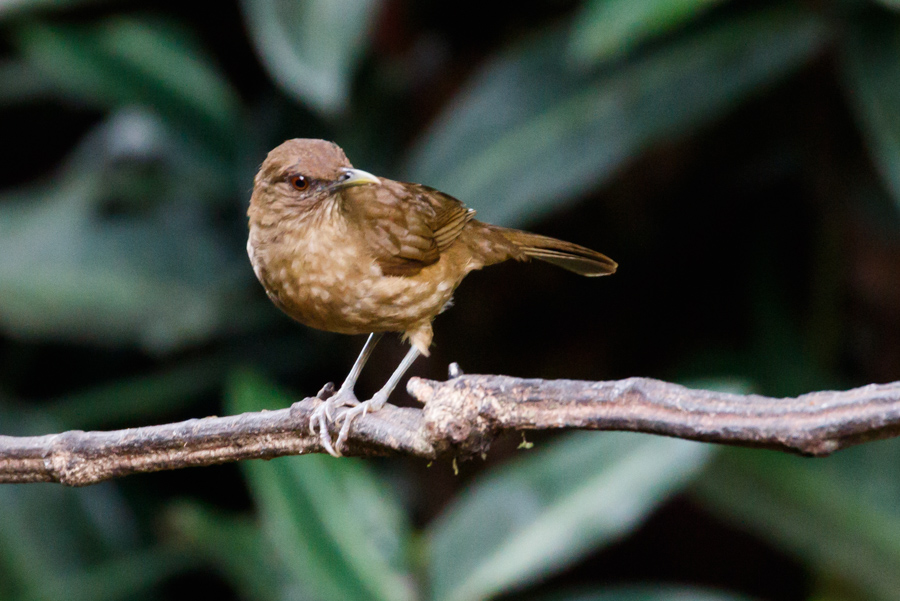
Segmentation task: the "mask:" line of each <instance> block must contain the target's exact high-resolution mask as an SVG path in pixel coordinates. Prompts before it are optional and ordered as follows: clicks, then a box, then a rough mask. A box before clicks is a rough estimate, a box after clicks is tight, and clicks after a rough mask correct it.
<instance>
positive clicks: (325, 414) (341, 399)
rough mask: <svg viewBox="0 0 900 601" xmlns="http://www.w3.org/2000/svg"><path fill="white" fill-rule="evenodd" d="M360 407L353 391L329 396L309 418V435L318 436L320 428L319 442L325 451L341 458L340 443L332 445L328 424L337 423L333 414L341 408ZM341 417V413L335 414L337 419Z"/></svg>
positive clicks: (324, 389)
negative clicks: (317, 431)
mask: <svg viewBox="0 0 900 601" xmlns="http://www.w3.org/2000/svg"><path fill="white" fill-rule="evenodd" d="M327 388H328V385H327V384H326V385H325V387H324V388H323V389H322V390H321V391H319V395H322V393H323V392H326V389H327ZM332 390H333V387H332ZM319 395H317V396H319ZM319 398H321V396H319ZM359 405H360V402H359V401H358V400H357V398H356V395H354V394H353V391H352V390H339V391H338V392H337V393H336V394H333V395H331V396H329V397H328V398H326V399H325V400H324V401H323V402H322V404H320V405H319V406H318V407H316V408H315V409H313V412H312V414H311V415H310V416H309V433H310V434H316V426H318V430H319V441H320V442H321V443H322V446H323V447H324V448H325V450H326V451H328V453H329V454H330V455H332V456H333V457H340V456H341V451H340V448H341V445H340V443H338V444H337V445H332V444H331V434H330V433H329V432H328V424H330V423H334V421H335V420H334V418H333V416H332V414H333V413H334V412H335V411H336V410H337V409H338V408H340V407H352V408H356V407H358V406H359ZM340 416H341V414H340V413H337V414H335V417H337V418H338V419H340Z"/></svg>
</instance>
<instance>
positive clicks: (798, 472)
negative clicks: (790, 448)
mask: <svg viewBox="0 0 900 601" xmlns="http://www.w3.org/2000/svg"><path fill="white" fill-rule="evenodd" d="M696 492H697V494H698V496H699V498H700V499H701V500H702V501H703V503H704V504H706V505H707V506H708V507H709V508H710V509H712V510H713V511H715V512H717V513H719V514H721V515H722V516H723V517H724V518H726V519H728V520H730V521H732V522H733V523H734V524H736V525H739V526H740V527H743V528H747V529H749V530H752V531H754V532H755V533H756V534H757V535H759V536H762V537H765V538H770V539H772V540H773V541H774V542H776V543H778V544H780V545H781V546H783V547H784V548H786V549H788V550H790V551H792V552H794V553H796V554H797V555H798V556H800V557H801V558H803V559H804V560H806V561H807V562H808V563H809V564H810V565H811V566H812V567H813V568H814V569H815V570H816V571H818V572H820V573H821V574H823V575H827V576H828V577H830V578H840V579H842V580H843V581H844V582H846V583H848V584H850V585H852V586H853V587H854V588H855V589H856V590H858V591H862V592H863V593H864V594H863V597H864V598H867V599H884V600H885V601H887V600H889V599H896V597H897V591H898V590H900V440H896V439H895V440H889V441H882V442H876V443H868V444H866V445H862V446H858V447H854V448H851V449H848V450H845V451H841V452H840V453H838V454H837V455H835V456H833V457H829V458H827V459H803V458H799V457H793V456H789V455H784V454H780V453H775V452H766V451H750V450H742V449H728V450H726V451H725V452H723V453H722V454H720V455H719V458H718V460H717V461H715V462H714V463H713V464H712V466H711V468H710V470H709V471H708V473H706V474H705V475H704V477H703V478H702V479H700V480H698V483H697V486H696Z"/></svg>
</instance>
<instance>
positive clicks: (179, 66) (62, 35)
mask: <svg viewBox="0 0 900 601" xmlns="http://www.w3.org/2000/svg"><path fill="white" fill-rule="evenodd" d="M13 33H14V35H13V39H14V40H15V42H16V44H17V46H18V47H19V50H20V52H21V54H22V55H23V57H24V58H25V60H26V61H27V62H28V63H29V64H31V65H32V66H34V67H35V68H36V69H38V70H39V71H40V72H41V73H43V74H44V76H45V77H46V78H48V79H50V80H51V81H53V82H54V84H55V85H56V87H57V88H58V90H59V92H60V93H61V94H62V95H64V96H66V97H69V98H72V99H76V100H79V101H82V102H87V103H90V104H93V105H97V106H100V107H103V108H116V107H121V106H127V105H132V104H141V105H145V106H147V107H150V108H152V109H153V110H154V111H156V112H157V113H158V114H159V115H160V116H161V117H162V118H163V119H164V120H166V121H167V122H168V123H170V124H172V125H174V126H176V127H177V128H178V129H180V130H181V131H182V132H183V133H184V134H188V135H197V136H199V139H200V140H201V141H202V142H203V148H204V149H206V150H208V151H209V152H210V153H211V154H213V155H226V156H227V155H228V154H229V151H230V150H231V149H232V148H233V146H234V143H235V123H236V122H237V121H238V120H239V117H240V111H239V109H240V107H239V101H238V98H237V95H236V93H235V92H234V91H233V90H232V88H231V86H230V85H229V84H228V82H227V81H226V80H225V79H224V77H223V76H222V75H221V73H220V72H219V71H218V69H216V68H215V67H214V66H213V65H212V63H211V61H210V60H209V59H208V58H207V57H206V56H205V53H204V52H203V50H202V49H201V48H200V45H199V44H198V43H197V41H196V40H195V39H194V38H193V37H192V35H191V34H190V33H189V31H187V30H185V29H183V28H181V27H179V26H177V25H176V24H174V23H172V22H168V21H162V20H156V19H143V20H139V19H135V18H131V17H115V18H111V19H108V20H106V21H103V22H101V23H99V24H91V25H80V26H79V25H47V24H42V23H28V24H24V25H20V26H18V27H17V28H15V29H14V30H13Z"/></svg>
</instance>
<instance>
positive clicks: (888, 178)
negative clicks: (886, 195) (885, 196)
mask: <svg viewBox="0 0 900 601" xmlns="http://www.w3.org/2000/svg"><path fill="white" fill-rule="evenodd" d="M844 42H845V43H844V44H843V45H842V49H843V51H844V52H843V59H844V61H843V62H844V71H843V72H844V90H845V93H846V94H847V96H848V97H849V98H850V102H851V105H852V106H853V108H854V109H855V111H856V116H857V119H858V120H859V121H860V123H861V124H862V128H863V132H864V134H865V139H866V141H867V143H868V145H869V148H870V150H871V152H872V155H873V157H874V159H875V164H876V166H877V167H878V170H879V172H880V173H881V177H882V178H883V179H884V181H885V183H886V184H887V187H888V189H889V190H890V191H891V193H892V195H893V197H894V200H895V201H896V202H897V203H898V205H900V62H898V61H897V57H898V56H900V20H898V19H896V18H886V17H885V16H883V15H880V14H878V15H877V16H876V15H869V16H868V17H859V18H856V19H853V20H851V21H849V22H848V26H847V28H846V36H845V40H844Z"/></svg>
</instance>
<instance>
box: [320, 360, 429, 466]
mask: <svg viewBox="0 0 900 601" xmlns="http://www.w3.org/2000/svg"><path fill="white" fill-rule="evenodd" d="M419 354H420V353H419V349H418V348H416V347H415V346H412V347H410V349H409V351H408V352H407V353H406V356H405V357H403V361H401V362H400V365H398V366H397V369H395V370H394V373H392V374H391V377H390V378H389V379H388V381H387V382H386V383H385V385H384V386H382V387H381V390H379V391H378V392H376V393H375V396H373V397H372V398H371V399H369V400H368V401H364V402H362V403H358V404H356V405H355V406H354V407H351V408H349V409H346V410H344V411H342V412H341V413H340V414H338V415H337V416H336V417H335V420H336V421H340V420H344V425H343V426H341V433H340V434H338V438H337V441H336V442H335V445H334V446H335V448H336V449H337V450H338V452H339V453H340V449H341V446H343V444H344V443H345V442H346V441H347V437H348V436H349V435H350V424H351V423H353V420H354V419H356V418H357V417H359V416H361V415H365V414H366V413H368V412H370V411H371V412H372V413H374V412H376V411H378V410H379V409H381V408H382V407H384V404H385V403H387V400H388V397H389V396H391V393H392V392H394V388H396V387H397V384H398V383H399V382H400V378H402V377H403V374H405V373H406V370H408V369H409V368H410V366H411V365H412V364H413V362H414V361H415V360H416V359H417V358H418V357H419Z"/></svg>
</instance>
